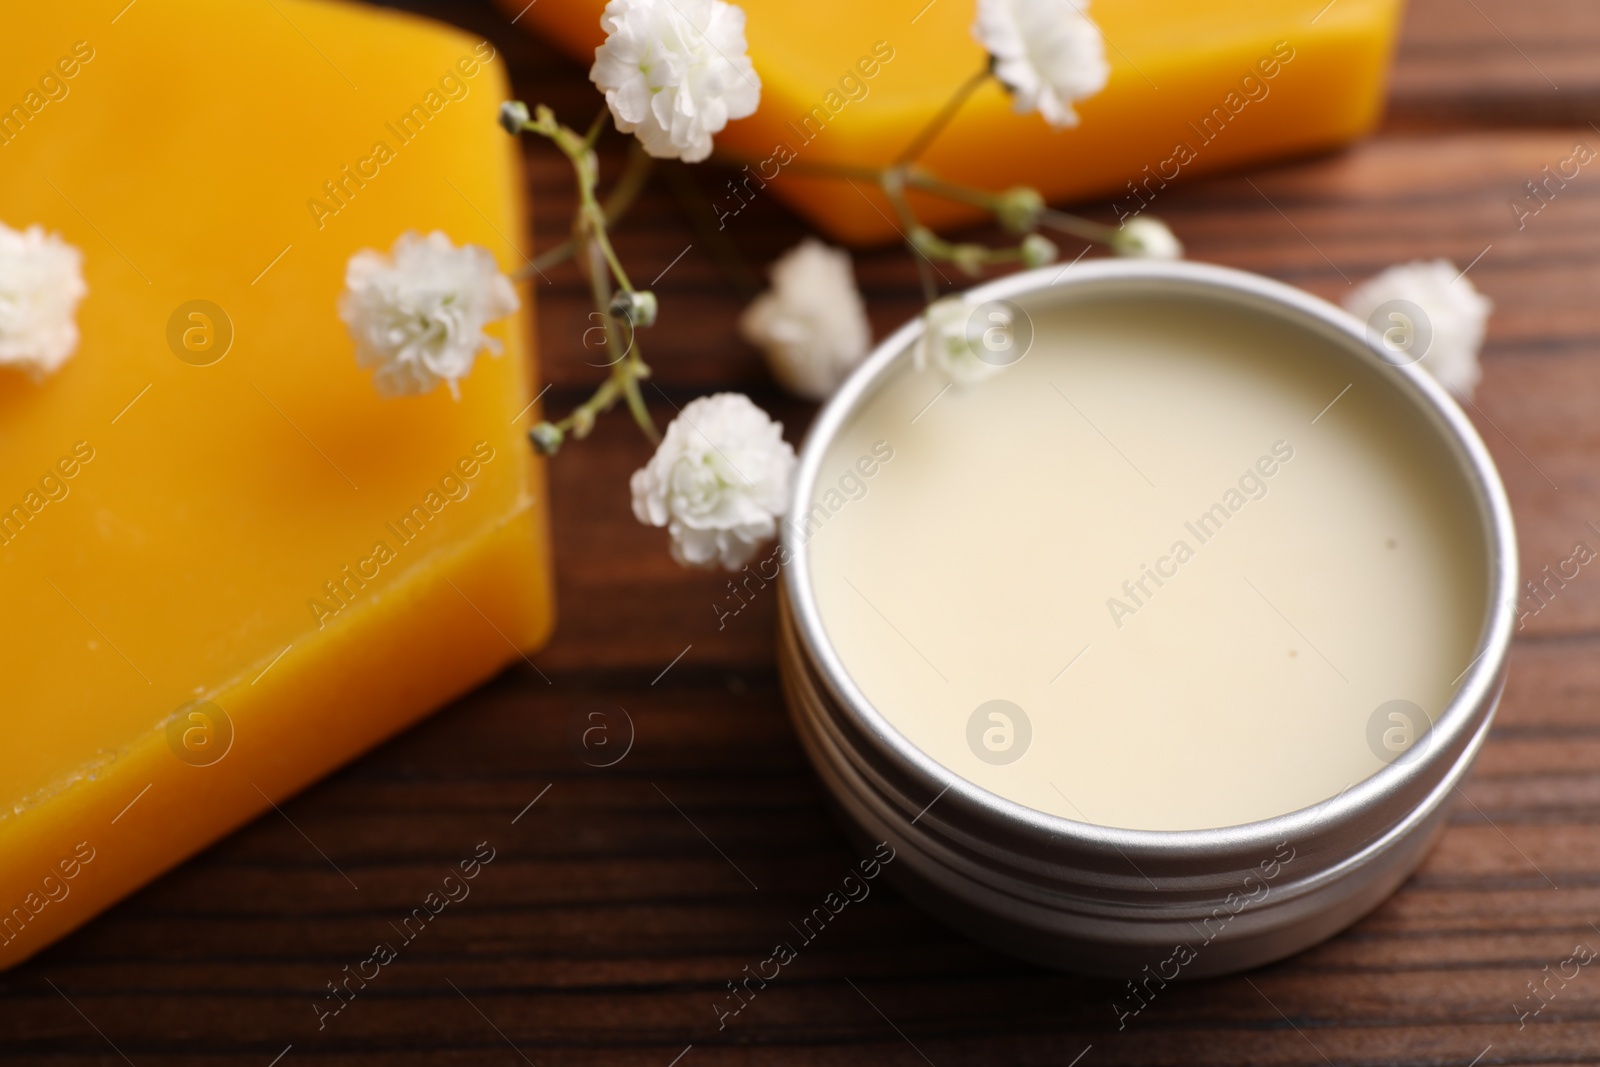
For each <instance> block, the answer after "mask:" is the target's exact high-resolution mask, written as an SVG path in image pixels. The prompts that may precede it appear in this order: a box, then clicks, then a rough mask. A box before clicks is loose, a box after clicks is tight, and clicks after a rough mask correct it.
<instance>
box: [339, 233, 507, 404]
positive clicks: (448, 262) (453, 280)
mask: <svg viewBox="0 0 1600 1067" xmlns="http://www.w3.org/2000/svg"><path fill="white" fill-rule="evenodd" d="M344 281H345V291H344V293H343V294H342V295H341V296H340V297H339V317H340V318H341V319H343V320H344V322H345V325H346V326H347V327H349V330H350V336H351V337H352V338H353V339H354V340H355V343H356V362H357V363H359V364H360V365H361V366H363V367H375V368H377V369H376V371H375V373H374V374H373V376H372V380H373V384H374V385H375V386H377V389H378V392H380V393H382V394H383V395H385V396H404V395H407V394H413V393H426V392H428V391H429V390H430V389H432V388H433V387H434V386H436V385H438V384H439V382H441V381H443V382H446V383H448V384H449V386H450V392H451V394H452V395H454V396H459V395H460V393H459V391H458V390H457V388H456V383H457V382H459V381H460V380H461V379H462V378H465V377H466V376H467V372H469V371H470V370H472V364H473V362H474V361H475V360H476V359H477V357H478V353H479V352H480V351H482V350H483V349H488V350H489V352H491V353H492V354H494V355H499V354H500V347H501V346H500V342H499V341H497V340H495V339H494V338H492V337H489V336H487V335H485V334H484V332H483V328H484V327H485V326H487V325H488V324H489V323H491V322H493V321H495V320H496V319H501V318H504V317H505V316H507V315H509V314H511V313H512V312H514V311H516V310H517V306H518V305H517V293H516V290H515V289H514V288H512V285H511V279H509V278H507V277H506V276H505V275H504V274H501V273H500V268H499V267H498V266H497V265H496V264H495V261H494V256H492V255H490V254H489V250H488V249H486V248H481V247H479V246H478V245H463V246H461V247H460V248H457V247H456V246H455V245H454V244H452V243H451V242H450V238H448V237H446V236H445V235H444V234H442V233H440V232H439V231H437V230H435V231H434V232H433V233H430V234H428V235H427V236H426V237H423V236H421V235H419V234H417V233H414V232H408V233H404V234H401V235H400V238H399V240H397V241H395V243H394V250H393V252H392V253H390V254H389V255H384V254H383V253H381V252H374V251H372V250H371V249H363V250H362V251H360V252H357V253H356V254H355V255H353V256H351V257H350V264H349V266H348V267H347V268H346V269H345V279H344Z"/></svg>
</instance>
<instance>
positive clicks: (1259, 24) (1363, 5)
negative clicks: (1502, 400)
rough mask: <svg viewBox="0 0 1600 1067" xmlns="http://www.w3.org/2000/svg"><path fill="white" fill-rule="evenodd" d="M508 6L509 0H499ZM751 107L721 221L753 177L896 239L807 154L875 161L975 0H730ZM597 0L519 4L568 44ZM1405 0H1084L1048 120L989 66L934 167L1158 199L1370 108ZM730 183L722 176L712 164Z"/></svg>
mask: <svg viewBox="0 0 1600 1067" xmlns="http://www.w3.org/2000/svg"><path fill="white" fill-rule="evenodd" d="M499 2H500V4H501V5H502V6H503V7H504V8H505V9H506V10H507V11H511V12H513V13H515V12H517V11H521V10H523V9H524V8H525V7H526V5H525V4H524V3H522V2H521V0H499ZM739 6H740V7H742V8H743V9H744V10H745V13H746V36H747V38H748V40H749V44H750V58H751V60H752V62H753V63H754V64H755V68H756V72H757V73H758V74H759V75H760V76H761V81H762V95H761V107H760V110H759V111H757V113H756V114H755V115H754V116H752V117H750V118H748V119H744V120H741V121H737V122H733V123H730V124H729V125H728V128H727V129H726V130H725V131H723V133H722V134H720V135H719V136H718V137H717V146H718V150H719V151H721V152H723V153H724V154H727V155H733V156H737V157H740V158H741V159H742V160H744V161H745V162H747V163H748V164H749V172H748V174H745V173H740V174H739V175H738V176H736V177H735V178H734V179H733V180H732V182H728V179H727V176H726V175H719V176H718V178H717V181H718V183H719V185H718V188H717V190H716V197H715V203H714V204H713V207H712V209H711V210H714V211H715V212H716V214H717V217H718V218H719V219H720V220H721V222H722V223H723V224H724V225H728V224H731V220H732V219H734V218H736V217H737V215H738V214H739V212H740V211H741V210H742V209H743V207H744V206H745V205H747V204H749V203H751V202H753V201H754V199H755V198H756V197H758V196H762V195H767V194H768V193H769V192H770V194H771V195H774V196H777V197H779V198H781V199H783V200H784V201H786V202H788V203H789V204H790V205H791V206H792V207H793V208H795V210H797V211H799V212H800V213H801V214H802V215H804V216H806V217H807V218H808V219H810V220H811V221H812V222H813V223H814V224H815V225H816V226H818V227H819V228H820V229H822V230H823V231H825V232H826V233H828V234H830V235H832V236H833V237H835V238H837V239H839V240H843V241H848V242H852V243H856V244H865V243H872V242H877V241H883V240H889V239H894V238H896V237H897V236H898V231H897V226H898V225H899V224H898V222H895V221H891V220H892V218H893V212H892V210H891V209H890V207H889V205H888V203H887V202H886V201H884V200H883V199H882V197H881V196H879V195H878V193H877V191H876V189H875V188H874V186H873V183H872V182H871V181H870V180H868V181H865V182H863V181H862V180H860V179H856V180H855V182H854V184H855V186H856V188H855V189H852V188H851V186H850V185H849V184H846V183H845V182H844V181H841V180H837V179H830V180H824V179H819V178H817V177H814V176H806V175H802V174H801V173H800V171H801V169H802V168H803V166H805V165H813V166H815V165H829V164H832V165H840V164H844V165H851V166H879V165H886V164H889V163H892V162H894V161H895V160H896V159H897V158H898V157H899V155H900V153H901V152H902V150H904V149H905V148H906V147H907V145H909V144H910V142H911V141H912V139H913V137H914V136H915V134H916V133H917V131H918V130H920V129H921V128H922V127H923V126H924V125H925V124H926V123H927V122H928V120H929V119H930V118H932V117H933V116H934V115H935V114H937V113H938V111H939V109H940V108H941V107H942V106H943V105H944V104H945V103H946V102H947V101H948V100H949V99H950V98H951V95H952V93H953V92H954V91H955V90H956V88H957V87H958V86H960V85H961V83H962V82H963V81H965V80H966V79H967V78H968V77H969V76H970V75H971V74H973V73H974V72H975V71H977V70H979V69H980V68H981V67H982V66H983V64H984V62H985V60H986V57H985V55H984V53H983V50H982V49H981V48H980V47H979V46H978V44H977V43H976V42H975V41H974V40H973V38H972V35H971V33H970V27H971V25H972V22H973V17H974V13H975V7H976V5H975V3H974V2H973V0H934V2H932V3H930V2H929V0H873V2H872V3H861V2H860V0H819V2H816V3H810V4H795V3H792V2H789V0H739ZM604 7H605V2H604V0H564V2H562V3H546V4H535V5H533V6H532V7H526V13H525V14H523V16H522V17H521V19H519V20H518V21H519V24H522V25H527V26H530V27H536V28H537V29H539V30H540V31H541V32H543V33H546V34H548V35H549V36H550V37H551V38H552V39H553V40H555V41H557V42H558V43H559V44H560V45H561V46H562V47H564V48H565V49H566V50H567V51H569V52H570V53H572V54H573V55H574V56H576V57H578V58H579V59H581V60H583V61H585V62H588V61H590V60H592V58H593V55H594V49H595V47H596V46H597V45H598V44H599V43H600V42H601V41H602V40H603V39H604V34H603V33H602V31H601V29H600V12H601V11H602V10H603V9H604ZM1399 9H1400V0H1339V2H1338V3H1335V4H1329V3H1328V2H1327V0H1212V2H1209V3H1195V2H1194V0H1095V2H1094V3H1093V4H1092V5H1091V7H1090V8H1089V12H1090V15H1091V16H1092V17H1093V18H1094V20H1095V21H1096V22H1097V23H1098V24H1099V26H1100V27H1101V29H1102V30H1103V32H1104V36H1105V41H1106V49H1105V51H1106V58H1107V59H1108V60H1109V62H1110V65H1111V76H1110V80H1109V82H1108V83H1107V85H1106V87H1105V89H1104V90H1103V91H1101V92H1100V93H1099V94H1097V95H1095V96H1094V97H1092V98H1090V99H1088V100H1085V101H1083V102H1082V103H1081V104H1079V105H1078V106H1077V111H1078V112H1079V115H1080V116H1081V119H1082V124H1081V125H1080V126H1078V127H1077V128H1075V129H1067V130H1061V131H1054V130H1052V129H1050V128H1049V127H1048V126H1047V125H1045V123H1044V121H1043V120H1042V119H1041V118H1040V117H1039V116H1038V115H1017V114H1015V113H1014V112H1013V110H1012V106H1011V99H1010V97H1008V96H1007V94H1006V93H1005V92H1004V91H1003V90H1002V89H1001V88H1000V87H999V86H998V85H996V84H994V83H993V82H991V83H989V84H988V85H986V86H985V87H984V88H983V89H981V90H980V91H979V92H978V93H977V94H976V95H975V96H974V97H973V98H972V99H971V100H969V101H968V102H967V103H966V106H965V107H963V108H962V110H961V111H960V112H959V114H958V115H957V116H956V118H955V120H954V121H953V122H952V123H951V124H950V126H949V128H948V129H946V130H945V131H944V133H943V134H942V135H941V136H940V137H939V138H938V140H936V141H935V142H934V143H933V145H932V146H931V147H930V148H929V150H928V151H927V152H926V153H925V154H924V155H923V156H922V157H921V162H922V163H923V164H924V165H925V166H926V167H928V168H929V169H930V170H932V171H934V172H936V173H937V174H938V175H939V176H940V177H942V178H944V179H947V180H949V181H953V182H959V183H963V184H967V185H972V186H977V187H981V188H985V189H994V190H998V189H1003V188H1006V187H1008V186H1011V185H1018V184H1021V185H1030V186H1033V187H1034V188H1036V189H1038V190H1040V191H1041V192H1043V193H1044V194H1045V195H1046V197H1048V198H1049V199H1050V200H1052V201H1070V200H1074V199H1080V198H1085V197H1090V196H1111V197H1114V198H1115V199H1114V210H1115V211H1116V212H1117V215H1118V217H1127V216H1131V215H1133V214H1135V213H1137V212H1140V211H1143V210H1146V209H1149V210H1151V211H1154V212H1159V210H1160V205H1161V199H1162V193H1163V192H1164V191H1165V190H1166V189H1167V188H1168V187H1170V185H1171V184H1172V183H1173V182H1175V181H1178V180H1183V179H1189V178H1193V177H1196V176H1198V175H1202V174H1209V173H1214V172H1216V171H1220V170H1224V169H1226V168H1230V167H1237V166H1239V165H1241V164H1245V163H1256V162H1260V161H1263V160H1268V159H1273V158H1278V157H1283V156H1287V155H1294V154H1299V153H1305V152H1310V151H1314V150H1317V149H1324V148H1328V147H1331V146H1334V145H1338V144H1341V143H1343V142H1346V141H1349V140H1351V139H1353V138H1355V137H1358V136H1360V135H1361V134H1363V133H1365V132H1367V131H1368V130H1370V129H1371V128H1372V126H1373V125H1374V124H1375V123H1376V122H1377V120H1378V118H1379V116H1380V113H1381V110H1382V103H1383V92H1384V81H1385V76H1386V73H1387V67H1388V60H1389V54H1390V51H1391V49H1392V46H1393V38H1394V31H1395V23H1396V21H1397V18H1398V14H1399ZM724 183H726V184H724ZM913 199H914V202H915V203H916V205H917V208H918V211H919V214H920V215H921V216H922V218H923V221H925V222H927V223H930V224H933V225H943V224H951V223H961V222H968V221H972V220H975V219H977V218H979V217H981V216H980V214H979V213H978V212H977V211H975V210H974V209H972V208H970V207H966V206H963V205H960V204H954V203H951V202H949V201H946V200H933V199H930V198H927V197H918V196H915V195H914V197H913Z"/></svg>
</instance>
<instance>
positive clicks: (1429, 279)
mask: <svg viewBox="0 0 1600 1067" xmlns="http://www.w3.org/2000/svg"><path fill="white" fill-rule="evenodd" d="M1397 300H1399V301H1406V302H1407V303H1409V304H1412V305H1415V307H1417V308H1420V309H1421V310H1422V312H1423V314H1424V315H1425V316H1426V319H1427V321H1426V322H1425V323H1415V322H1402V323H1400V324H1399V326H1400V328H1401V329H1402V330H1403V331H1405V332H1407V333H1408V334H1409V335H1410V336H1409V338H1408V343H1409V341H1414V340H1416V339H1419V338H1422V337H1426V338H1427V351H1425V352H1424V353H1423V354H1422V356H1421V362H1420V365H1421V367H1422V369H1423V370H1426V371H1427V372H1428V373H1430V374H1432V375H1433V376H1434V378H1436V379H1438V381H1439V384H1441V385H1443V386H1444V387H1445V388H1446V389H1449V390H1450V391H1451V392H1453V393H1455V394H1457V395H1458V396H1464V397H1467V398H1469V399H1470V398H1471V396H1472V394H1473V391H1474V390H1475V389H1477V387H1478V379H1479V378H1480V377H1481V376H1482V374H1483V371H1482V369H1481V368H1480V367H1479V365H1478V350H1479V349H1481V348H1482V347H1483V335H1484V331H1485V330H1486V329H1487V326H1488V321H1489V312H1490V310H1491V309H1492V308H1493V307H1494V304H1493V303H1492V302H1491V301H1490V300H1489V298H1488V297H1486V296H1484V295H1483V294H1482V293H1480V292H1478V290H1477V288H1476V287H1475V286H1474V285H1473V284H1472V281H1471V280H1470V279H1469V278H1467V276H1466V275H1464V274H1462V273H1461V272H1460V271H1459V270H1457V269H1456V267H1455V265H1454V264H1453V263H1451V262H1450V261H1449V260H1447V259H1435V260H1431V261H1427V260H1418V261H1416V262H1413V263H1401V264H1398V265H1396V266H1393V267H1390V268H1389V269H1388V270H1385V271H1384V272H1383V273H1381V274H1379V275H1377V276H1376V277H1374V278H1371V279H1368V280H1367V281H1365V282H1363V283H1362V284H1361V285H1359V286H1357V287H1356V288H1355V289H1354V290H1353V291H1352V292H1351V293H1350V295H1349V296H1347V297H1346V298H1345V302H1344V306H1345V310H1347V311H1349V312H1350V313H1351V314H1352V315H1354V316H1355V317H1356V318H1358V319H1360V320H1361V321H1362V322H1367V323H1369V324H1370V320H1371V319H1372V316H1373V315H1374V314H1375V313H1377V312H1378V311H1379V309H1380V308H1382V306H1383V305H1384V304H1386V303H1389V302H1391V301H1397ZM1377 325H1378V326H1379V327H1380V329H1379V331H1378V332H1380V333H1382V332H1384V329H1386V328H1387V325H1388V324H1387V323H1380V324H1377Z"/></svg>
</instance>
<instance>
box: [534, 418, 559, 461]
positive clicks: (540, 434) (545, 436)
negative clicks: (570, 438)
mask: <svg viewBox="0 0 1600 1067" xmlns="http://www.w3.org/2000/svg"><path fill="white" fill-rule="evenodd" d="M566 436H567V435H566V434H564V433H562V432H561V427H559V426H557V425H555V424H554V423H550V422H541V423H539V424H538V425H537V426H534V427H532V428H531V429H530V430H528V440H529V441H531V442H533V450H534V451H535V452H537V453H539V455H541V456H553V455H555V454H556V451H557V450H558V449H560V447H561V442H562V441H564V440H565V439H566Z"/></svg>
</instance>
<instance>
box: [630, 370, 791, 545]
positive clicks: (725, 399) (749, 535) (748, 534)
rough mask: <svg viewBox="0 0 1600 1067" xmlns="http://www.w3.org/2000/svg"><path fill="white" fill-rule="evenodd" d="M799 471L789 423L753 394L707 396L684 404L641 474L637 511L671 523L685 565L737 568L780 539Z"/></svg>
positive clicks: (636, 483)
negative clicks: (785, 435) (753, 398)
mask: <svg viewBox="0 0 1600 1067" xmlns="http://www.w3.org/2000/svg"><path fill="white" fill-rule="evenodd" d="M794 468H795V456H794V449H793V448H791V447H790V446H789V444H788V442H786V441H785V440H784V439H783V427H782V426H781V425H779V424H778V423H776V422H774V421H773V420H772V419H770V418H768V417H767V413H766V412H764V411H762V410H761V409H760V408H758V407H756V405H755V404H753V403H752V402H751V401H750V398H749V397H747V396H744V395H743V394H740V393H718V394H716V395H715V396H705V397H701V398H700V399H698V400H695V401H693V402H692V403H690V404H688V405H687V406H685V407H684V409H683V411H682V412H681V413H680V414H679V415H678V417H677V418H676V419H674V420H673V421H672V424H671V425H670V426H668V427H667V433H666V436H665V437H664V438H663V439H662V441H661V445H660V447H659V448H657V449H656V453H655V455H654V456H652V457H651V458H650V462H649V463H647V464H645V466H643V467H641V468H640V469H639V470H637V471H634V473H633V478H632V480H631V481H630V482H629V487H630V488H631V490H632V492H633V513H634V515H635V517H637V518H638V520H639V521H640V522H642V523H646V524H648V525H650V526H665V527H666V528H667V532H668V533H669V534H670V535H671V537H672V558H673V559H675V560H677V561H678V562H679V563H682V564H684V565H685V566H690V567H702V568H712V567H716V566H722V567H724V568H726V569H728V570H730V571H736V570H738V569H739V568H740V567H742V566H744V565H745V564H746V563H748V562H749V561H750V560H751V559H752V558H753V557H754V556H755V554H756V551H757V550H758V549H759V548H760V547H761V546H762V545H763V544H764V543H766V542H767V541H770V540H771V539H772V538H773V537H774V536H776V534H777V532H778V519H779V518H781V517H782V516H783V514H784V512H785V511H787V510H788V507H789V485H790V482H791V480H792V479H793V476H794Z"/></svg>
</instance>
